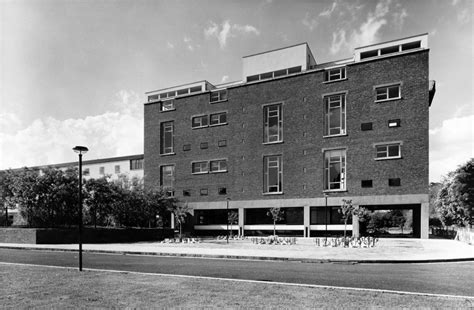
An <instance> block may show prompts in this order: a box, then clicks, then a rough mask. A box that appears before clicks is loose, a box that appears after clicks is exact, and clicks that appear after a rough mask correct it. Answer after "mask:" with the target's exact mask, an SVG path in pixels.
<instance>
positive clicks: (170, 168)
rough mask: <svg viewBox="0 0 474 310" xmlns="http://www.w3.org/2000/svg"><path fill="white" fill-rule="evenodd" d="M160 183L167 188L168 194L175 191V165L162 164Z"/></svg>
mask: <svg viewBox="0 0 474 310" xmlns="http://www.w3.org/2000/svg"><path fill="white" fill-rule="evenodd" d="M160 185H161V187H163V188H164V189H165V191H166V192H167V193H168V194H170V193H173V191H172V189H173V187H174V165H166V166H161V168H160ZM171 196H172V194H171Z"/></svg>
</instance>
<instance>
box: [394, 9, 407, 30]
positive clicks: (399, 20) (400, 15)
mask: <svg viewBox="0 0 474 310" xmlns="http://www.w3.org/2000/svg"><path fill="white" fill-rule="evenodd" d="M407 17H408V13H407V10H406V9H405V8H403V9H402V10H401V11H400V12H394V13H393V22H394V24H395V25H396V26H397V27H398V28H402V26H403V24H404V22H405V18H407Z"/></svg>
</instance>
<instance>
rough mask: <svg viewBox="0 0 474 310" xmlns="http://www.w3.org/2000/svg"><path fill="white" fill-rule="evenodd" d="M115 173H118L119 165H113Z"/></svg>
mask: <svg viewBox="0 0 474 310" xmlns="http://www.w3.org/2000/svg"><path fill="white" fill-rule="evenodd" d="M114 168H115V173H120V165H115V167H114Z"/></svg>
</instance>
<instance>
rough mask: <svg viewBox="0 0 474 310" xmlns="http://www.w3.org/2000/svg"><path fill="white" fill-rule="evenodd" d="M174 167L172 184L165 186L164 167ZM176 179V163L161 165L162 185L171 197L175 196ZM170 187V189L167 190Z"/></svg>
mask: <svg viewBox="0 0 474 310" xmlns="http://www.w3.org/2000/svg"><path fill="white" fill-rule="evenodd" d="M168 167H172V173H171V186H165V185H164V184H163V183H164V182H163V180H164V176H165V175H164V169H165V168H168ZM175 180H176V165H174V164H169V165H160V186H161V188H163V190H165V192H166V193H167V194H168V196H169V197H173V196H174V182H175ZM166 189H169V190H166Z"/></svg>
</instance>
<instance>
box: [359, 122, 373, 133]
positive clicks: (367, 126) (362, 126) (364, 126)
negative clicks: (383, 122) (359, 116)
mask: <svg viewBox="0 0 474 310" xmlns="http://www.w3.org/2000/svg"><path fill="white" fill-rule="evenodd" d="M360 130H362V131H367V130H372V123H362V124H360Z"/></svg>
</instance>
